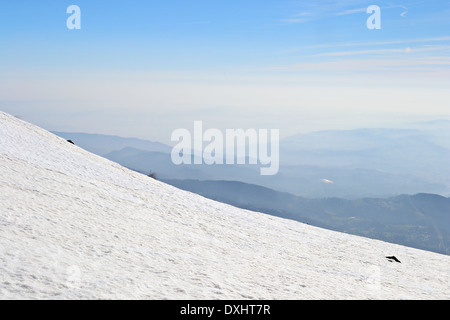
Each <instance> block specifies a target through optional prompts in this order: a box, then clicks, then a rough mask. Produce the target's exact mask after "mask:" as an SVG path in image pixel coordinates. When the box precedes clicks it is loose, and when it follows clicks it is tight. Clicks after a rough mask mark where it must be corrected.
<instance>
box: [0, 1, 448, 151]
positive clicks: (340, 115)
mask: <svg viewBox="0 0 450 320" xmlns="http://www.w3.org/2000/svg"><path fill="white" fill-rule="evenodd" d="M72 4H75V5H78V6H79V7H80V9H81V29H80V30H69V29H68V28H67V26H66V20H67V19H68V18H69V16H70V14H68V13H67V12H66V10H67V7H68V6H70V5H72ZM370 5H377V6H379V7H380V8H381V29H379V30H369V29H368V28H367V26H366V21H367V19H368V18H369V17H370V16H371V14H368V13H367V12H366V9H367V7H368V6H370ZM449 101H450V1H359V0H351V1H337V0H326V1H311V0H308V1H295V0H292V1H284V0H266V1H261V0H227V1H219V0H218V1H211V0H190V1H186V0H184V1H171V0H165V1H142V0H128V1H100V0H86V1H80V0H71V1H62V0H59V1H54V0H52V1H40V0H32V1H31V0H21V1H12V0H2V1H1V2H0V110H2V111H5V112H8V113H11V114H13V115H16V116H19V117H21V118H23V119H24V120H27V121H30V122H32V123H35V124H38V125H40V126H43V127H44V128H46V129H49V130H60V131H82V132H93V133H106V134H117V135H121V136H135V137H141V138H146V139H151V140H159V141H162V142H166V143H167V142H169V141H170V135H171V132H172V131H173V130H174V129H176V128H187V129H190V128H192V127H193V121H194V120H202V121H203V124H204V126H205V127H211V128H212V127H214V128H219V129H225V128H244V129H245V128H267V129H271V128H274V129H280V134H281V136H282V137H284V136H287V135H291V134H294V133H298V132H306V131H315V130H321V129H336V128H356V127H363V126H371V127H373V126H394V125H396V124H399V123H401V122H404V121H410V120H419V119H424V120H431V119H436V118H447V119H450V105H449Z"/></svg>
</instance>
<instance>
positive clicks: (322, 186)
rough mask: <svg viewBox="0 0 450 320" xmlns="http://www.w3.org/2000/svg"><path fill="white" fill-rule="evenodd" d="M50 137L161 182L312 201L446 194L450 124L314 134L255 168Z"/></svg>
mask: <svg viewBox="0 0 450 320" xmlns="http://www.w3.org/2000/svg"><path fill="white" fill-rule="evenodd" d="M54 133H55V134H57V135H59V136H61V137H63V138H66V139H71V140H73V141H74V142H75V143H76V144H77V145H79V146H81V147H83V148H84V149H86V150H88V151H91V152H93V153H96V154H98V155H101V156H104V157H106V158H108V159H110V160H113V161H115V162H118V163H120V164H122V165H124V166H126V167H128V168H131V169H133V170H136V171H140V172H143V173H146V172H150V171H152V172H155V173H156V174H157V175H158V176H159V177H160V178H163V179H198V180H235V181H241V182H245V183H250V184H257V185H261V186H265V187H267V188H271V189H274V190H278V191H283V192H289V193H292V194H295V195H300V196H303V197H310V198H323V197H340V198H347V199H357V198H361V197H391V196H395V195H398V194H416V193H435V194H440V195H444V196H450V165H449V164H450V121H447V120H438V121H431V122H421V123H415V124H411V125H409V127H408V126H403V127H402V128H382V129H377V128H365V129H364V128H363V129H355V130H332V131H319V132H313V133H308V134H299V135H295V136H291V137H288V138H285V139H282V140H281V141H280V169H279V173H278V174H277V175H275V176H269V177H267V176H261V175H260V174H259V173H260V172H259V166H257V165H213V166H209V165H181V166H175V165H174V164H173V163H172V161H171V158H170V152H171V150H172V148H171V147H170V146H168V145H164V144H162V143H159V142H152V141H145V140H140V139H134V138H121V137H114V136H105V135H92V134H82V133H63V132H54Z"/></svg>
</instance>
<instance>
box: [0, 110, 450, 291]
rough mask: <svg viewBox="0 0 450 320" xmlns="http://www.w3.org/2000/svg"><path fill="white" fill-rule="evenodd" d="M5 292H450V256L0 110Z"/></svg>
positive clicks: (1, 278) (0, 279)
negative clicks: (168, 173) (97, 148)
mask: <svg viewBox="0 0 450 320" xmlns="http://www.w3.org/2000/svg"><path fill="white" fill-rule="evenodd" d="M150 169H151V168H149V170H150ZM393 255H394V256H396V257H397V258H398V259H399V260H400V261H401V263H397V262H392V261H389V260H388V259H386V256H393ZM0 298H1V299H22V298H33V299H35V298H39V299H66V298H67V299H94V298H100V299H163V298H167V299H366V298H368V299H449V298H450V257H449V256H445V255H440V254H435V253H431V252H426V251H420V250H416V249H412V248H407V247H402V246H399V245H393V244H389V243H384V242H381V241H376V240H371V239H366V238H362V237H357V236H352V235H347V234H343V233H337V232H333V231H329V230H324V229H320V228H316V227H312V226H308V225H306V224H302V223H298V222H294V221H290V220H283V219H280V218H276V217H272V216H269V215H265V214H261V213H255V212H250V211H245V210H241V209H237V208H235V207H232V206H229V205H225V204H221V203H218V202H214V201H211V200H208V199H205V198H202V197H200V196H198V195H195V194H191V193H188V192H185V191H181V190H178V189H176V188H174V187H171V186H169V185H166V184H163V183H161V182H158V181H156V180H153V179H151V178H148V177H146V176H144V175H141V174H138V173H135V172H132V171H130V170H127V169H125V168H123V167H121V166H119V165H118V164H115V163H113V162H110V161H108V160H106V159H103V158H101V157H98V156H95V155H93V154H90V153H88V152H86V151H84V150H82V149H80V148H79V147H77V146H75V145H72V144H70V143H68V142H67V141H66V140H64V139H61V138H59V137H56V136H55V135H53V134H51V133H49V132H48V131H45V130H43V129H41V128H38V127H36V126H34V125H31V124H28V123H26V122H23V121H21V120H19V119H16V118H14V117H12V116H10V115H7V114H4V113H1V112H0Z"/></svg>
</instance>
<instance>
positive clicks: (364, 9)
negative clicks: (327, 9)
mask: <svg viewBox="0 0 450 320" xmlns="http://www.w3.org/2000/svg"><path fill="white" fill-rule="evenodd" d="M366 10H367V8H358V9H350V10H346V11H343V12H338V13H335V14H334V15H335V16H345V15H348V14H354V13H361V12H366Z"/></svg>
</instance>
